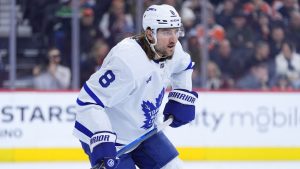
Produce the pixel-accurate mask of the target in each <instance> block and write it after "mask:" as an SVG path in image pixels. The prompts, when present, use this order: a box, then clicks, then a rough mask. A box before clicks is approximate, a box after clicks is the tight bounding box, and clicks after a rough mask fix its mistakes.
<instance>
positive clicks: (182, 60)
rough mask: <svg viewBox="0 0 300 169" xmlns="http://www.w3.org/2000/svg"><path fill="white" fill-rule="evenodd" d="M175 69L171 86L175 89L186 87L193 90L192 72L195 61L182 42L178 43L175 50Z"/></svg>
mask: <svg viewBox="0 0 300 169" xmlns="http://www.w3.org/2000/svg"><path fill="white" fill-rule="evenodd" d="M173 57H174V58H173V59H174V60H173V64H174V66H173V70H172V74H171V86H172V88H173V89H186V90H189V91H191V90H192V72H193V66H194V62H192V60H191V56H190V55H189V54H188V53H186V52H185V51H184V50H183V48H182V46H181V44H180V43H179V42H178V43H177V44H176V48H175V52H174V55H173Z"/></svg>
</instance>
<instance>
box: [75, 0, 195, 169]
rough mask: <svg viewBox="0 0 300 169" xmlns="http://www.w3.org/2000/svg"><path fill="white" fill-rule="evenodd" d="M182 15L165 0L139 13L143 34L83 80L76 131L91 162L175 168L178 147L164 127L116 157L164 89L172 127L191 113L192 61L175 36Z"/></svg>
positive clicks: (147, 120) (146, 122) (150, 120)
mask: <svg viewBox="0 0 300 169" xmlns="http://www.w3.org/2000/svg"><path fill="white" fill-rule="evenodd" d="M181 26H182V25H181V18H180V16H179V15H178V13H177V11H176V10H175V9H174V8H173V7H172V6H169V5H152V6H150V7H149V8H148V9H147V10H146V11H145V13H144V15H143V29H144V32H143V33H142V34H141V35H137V36H134V37H131V38H126V39H124V40H122V41H121V42H119V43H118V44H117V45H116V46H115V47H113V48H112V49H111V51H110V52H109V54H108V55H107V57H106V58H105V60H104V63H103V65H102V67H101V68H100V69H99V70H98V71H97V72H95V73H94V74H93V75H92V76H91V77H90V79H89V80H88V81H87V82H86V83H85V84H84V85H83V87H82V89H81V91H80V94H79V96H78V99H77V104H78V106H77V115H76V122H75V128H74V135H75V136H76V137H77V138H78V139H79V140H80V141H81V144H82V147H83V149H84V151H85V153H86V154H87V155H88V156H89V159H90V162H91V165H92V167H94V168H97V167H95V166H99V164H104V165H105V168H116V169H135V165H136V166H138V167H139V168H141V169H159V168H163V169H179V168H182V166H181V163H182V162H181V160H180V159H179V158H178V157H177V156H178V152H177V151H176V149H175V147H174V146H173V145H172V143H171V142H170V141H169V140H168V138H167V137H166V136H165V135H164V133H163V132H159V133H157V134H155V135H154V136H152V137H150V138H149V139H147V140H145V141H144V142H143V143H141V144H140V145H139V146H138V147H137V148H135V149H134V150H132V151H131V152H129V153H127V154H124V155H122V156H120V158H119V159H116V152H117V150H119V149H120V148H121V147H122V146H124V145H127V144H128V143H130V142H132V141H133V140H134V139H136V138H138V137H139V136H141V135H143V134H145V133H146V132H147V131H149V130H151V129H152V128H153V127H154V123H155V122H156V117H157V113H158V112H159V108H160V106H161V103H162V100H163V97H164V93H165V89H166V88H167V86H168V85H169V84H171V86H172V91H171V92H170V94H169V96H168V102H167V103H166V106H165V108H164V110H163V115H164V119H165V120H166V119H167V118H168V117H169V116H170V115H172V116H173V117H174V120H173V122H172V124H171V125H170V126H171V127H174V128H176V127H179V126H182V125H185V124H187V123H189V122H190V121H192V120H193V119H194V118H195V106H194V102H195V100H196V99H197V97H198V96H197V93H195V92H193V91H191V90H192V83H191V74H192V67H193V63H192V62H191V58H190V56H189V55H188V54H187V53H186V52H184V51H183V49H182V46H181V44H180V42H179V41H178V38H179V37H180V36H182V35H183V31H182V29H181Z"/></svg>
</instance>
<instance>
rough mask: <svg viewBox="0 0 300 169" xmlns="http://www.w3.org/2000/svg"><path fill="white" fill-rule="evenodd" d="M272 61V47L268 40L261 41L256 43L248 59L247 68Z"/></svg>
mask: <svg viewBox="0 0 300 169" xmlns="http://www.w3.org/2000/svg"><path fill="white" fill-rule="evenodd" d="M269 61H270V47H269V44H268V43H267V42H264V41H259V42H257V43H256V44H255V48H254V53H253V55H251V57H250V58H249V60H247V61H246V69H249V68H251V67H252V66H255V65H258V64H267V63H268V62H269Z"/></svg>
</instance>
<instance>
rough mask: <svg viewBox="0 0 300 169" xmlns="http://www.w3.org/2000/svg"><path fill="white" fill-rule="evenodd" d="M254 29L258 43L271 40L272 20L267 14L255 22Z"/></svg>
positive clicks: (261, 15)
mask: <svg viewBox="0 0 300 169" xmlns="http://www.w3.org/2000/svg"><path fill="white" fill-rule="evenodd" d="M253 29H254V30H256V31H255V34H256V36H255V39H256V41H269V40H270V38H271V23H270V18H269V17H268V16H267V15H266V14H263V13H262V14H259V15H258V16H257V20H254V24H253Z"/></svg>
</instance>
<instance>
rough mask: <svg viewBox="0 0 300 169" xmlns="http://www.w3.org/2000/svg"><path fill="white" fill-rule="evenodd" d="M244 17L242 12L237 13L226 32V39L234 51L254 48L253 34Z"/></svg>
mask: <svg viewBox="0 0 300 169" xmlns="http://www.w3.org/2000/svg"><path fill="white" fill-rule="evenodd" d="M246 17H247V16H246V15H245V13H244V12H243V11H237V12H236V13H235V14H234V15H233V18H232V22H233V25H232V26H230V27H229V28H228V30H227V33H226V34H227V38H228V39H229V41H230V43H231V44H232V47H233V48H234V49H239V50H244V49H245V48H253V46H254V43H253V40H254V39H253V38H254V34H253V31H252V29H251V28H250V27H249V25H248V24H247V19H246Z"/></svg>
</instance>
